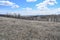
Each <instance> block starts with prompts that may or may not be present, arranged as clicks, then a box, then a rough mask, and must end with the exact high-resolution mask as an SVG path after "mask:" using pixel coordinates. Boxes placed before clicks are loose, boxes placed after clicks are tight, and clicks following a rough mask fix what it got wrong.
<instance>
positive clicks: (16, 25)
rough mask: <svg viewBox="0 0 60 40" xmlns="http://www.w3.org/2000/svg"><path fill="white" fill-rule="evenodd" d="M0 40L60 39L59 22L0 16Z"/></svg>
mask: <svg viewBox="0 0 60 40" xmlns="http://www.w3.org/2000/svg"><path fill="white" fill-rule="evenodd" d="M0 40H60V23H59V22H47V21H45V22H44V21H33V20H22V19H14V18H5V17H0Z"/></svg>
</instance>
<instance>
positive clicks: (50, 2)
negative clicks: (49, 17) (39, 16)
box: [36, 0, 57, 9]
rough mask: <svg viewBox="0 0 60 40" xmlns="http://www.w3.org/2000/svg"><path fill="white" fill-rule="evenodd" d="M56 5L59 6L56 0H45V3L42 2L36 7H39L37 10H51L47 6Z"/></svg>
mask: <svg viewBox="0 0 60 40" xmlns="http://www.w3.org/2000/svg"><path fill="white" fill-rule="evenodd" d="M55 4H57V2H56V0H44V1H43V2H41V3H39V4H37V5H36V6H37V8H38V9H43V8H44V9H46V8H47V9H49V8H48V7H47V6H48V5H51V6H52V5H55Z"/></svg>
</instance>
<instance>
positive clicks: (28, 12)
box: [19, 8, 60, 15]
mask: <svg viewBox="0 0 60 40" xmlns="http://www.w3.org/2000/svg"><path fill="white" fill-rule="evenodd" d="M19 12H20V13H21V15H51V14H60V8H55V9H52V10H51V9H49V10H43V11H42V10H40V9H37V10H27V9H26V8H24V9H23V10H21V11H19Z"/></svg>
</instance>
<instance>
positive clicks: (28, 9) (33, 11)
mask: <svg viewBox="0 0 60 40" xmlns="http://www.w3.org/2000/svg"><path fill="white" fill-rule="evenodd" d="M0 13H2V14H4V13H9V14H14V13H16V14H18V13H19V14H20V15H50V14H60V0H0Z"/></svg>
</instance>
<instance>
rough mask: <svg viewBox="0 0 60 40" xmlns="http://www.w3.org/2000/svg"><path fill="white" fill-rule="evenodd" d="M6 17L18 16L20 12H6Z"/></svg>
mask: <svg viewBox="0 0 60 40" xmlns="http://www.w3.org/2000/svg"><path fill="white" fill-rule="evenodd" d="M5 16H6V17H12V18H20V13H7V14H6V15H5Z"/></svg>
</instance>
